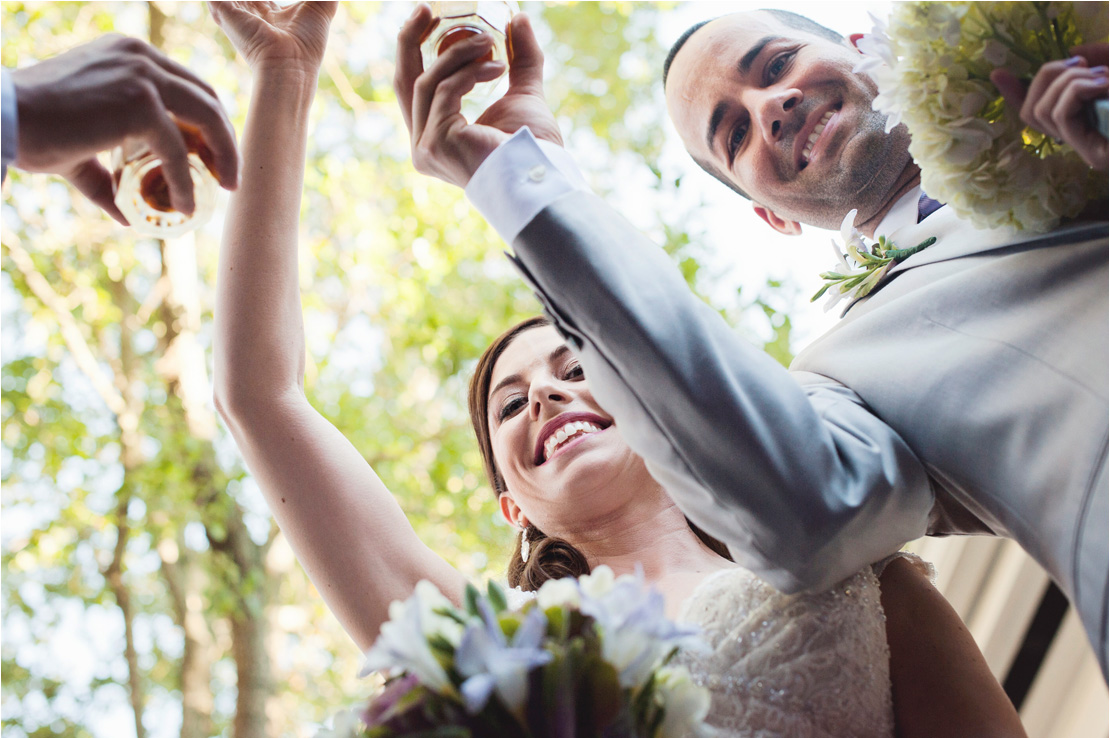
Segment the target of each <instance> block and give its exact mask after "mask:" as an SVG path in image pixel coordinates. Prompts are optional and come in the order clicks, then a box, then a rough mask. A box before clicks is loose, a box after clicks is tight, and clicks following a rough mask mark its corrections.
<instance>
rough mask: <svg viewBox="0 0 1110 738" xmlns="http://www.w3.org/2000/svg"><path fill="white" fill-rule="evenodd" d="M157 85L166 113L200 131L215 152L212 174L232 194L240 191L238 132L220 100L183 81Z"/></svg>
mask: <svg viewBox="0 0 1110 738" xmlns="http://www.w3.org/2000/svg"><path fill="white" fill-rule="evenodd" d="M155 84H156V85H157V86H158V91H159V94H160V95H161V98H162V104H163V105H164V106H165V109H166V110H168V111H169V112H171V113H173V114H174V115H175V116H176V117H177V118H179V119H181V120H182V121H184V122H186V123H190V124H192V125H194V126H196V127H197V128H198V129H200V134H201V139H203V141H204V144H205V145H206V146H207V147H208V149H209V151H211V152H212V163H213V165H214V168H215V171H214V172H213V174H214V175H215V176H216V178H217V179H218V180H219V182H220V184H221V185H222V186H223V187H225V188H227V189H229V190H234V189H235V188H236V187H238V186H239V151H238V148H237V147H236V145H235V128H234V127H233V126H232V125H231V121H229V120H228V119H227V114H226V113H224V109H223V106H221V105H220V102H219V100H218V99H217V98H216V97H215V96H214V95H212V96H209V95H206V94H203V93H202V91H201V90H198V89H197V88H196V87H194V86H193V85H192V84H191V83H189V82H186V81H185V80H183V79H180V78H174V77H166V78H163V79H161V80H157V81H156V82H155Z"/></svg>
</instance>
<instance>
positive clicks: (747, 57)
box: [705, 36, 779, 151]
mask: <svg viewBox="0 0 1110 738" xmlns="http://www.w3.org/2000/svg"><path fill="white" fill-rule="evenodd" d="M778 39H779V36H764V37H763V38H761V39H759V40H758V41H756V42H755V45H754V46H752V47H751V48H750V49H748V53H746V54H744V56H742V57H741V58H740V61H739V63H738V64H737V65H736V69H737V70H738V71H739V72H740V76H741V77H747V76H748V73H749V72H751V71H752V64H755V60H756V59H757V58H759V55H760V53H762V52H763V49H764V47H765V46H767V44H769V43H772V42H774V41H777V40H778ZM727 110H728V106H727V105H725V103H723V102H721V103H717V107H715V108H713V114H712V115H710V116H709V127H708V129H707V130H706V133H705V145H706V146H707V147H708V148H709V150H710V151H712V150H713V140H714V139H715V138H716V137H717V129H718V128H719V127H720V125H721V121H722V120H724V118H725V112H726V111H727Z"/></svg>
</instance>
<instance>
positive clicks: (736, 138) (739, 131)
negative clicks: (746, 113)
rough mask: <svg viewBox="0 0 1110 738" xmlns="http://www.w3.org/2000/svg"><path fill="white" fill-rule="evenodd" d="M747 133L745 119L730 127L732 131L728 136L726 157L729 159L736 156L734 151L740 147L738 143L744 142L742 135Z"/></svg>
mask: <svg viewBox="0 0 1110 738" xmlns="http://www.w3.org/2000/svg"><path fill="white" fill-rule="evenodd" d="M747 135H748V123H747V121H740V122H738V123H737V124H736V127H735V128H733V129H732V133H730V134H729V136H728V158H729V160H730V161H731V160H732V159H735V158H736V152H737V150H738V149H739V148H740V144H742V143H744V137H745V136H747Z"/></svg>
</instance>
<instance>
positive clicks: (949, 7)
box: [856, 2, 1107, 231]
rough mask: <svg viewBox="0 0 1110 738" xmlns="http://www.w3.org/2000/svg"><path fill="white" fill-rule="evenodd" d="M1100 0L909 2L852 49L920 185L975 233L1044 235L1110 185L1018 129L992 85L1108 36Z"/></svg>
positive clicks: (1073, 157) (1068, 152)
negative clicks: (999, 75) (1002, 71)
mask: <svg viewBox="0 0 1110 738" xmlns="http://www.w3.org/2000/svg"><path fill="white" fill-rule="evenodd" d="M1106 30H1107V6H1106V3H1104V2H1090V3H1085V2H1076V3H1071V2H992V3H976V2H906V3H895V4H894V6H893V9H892V11H891V16H890V19H889V21H888V22H887V23H886V24H885V25H884V24H883V23H882V22H881V21H879V20H878V19H876V20H875V28H874V30H873V31H872V33H871V34H870V35H868V36H864V37H863V38H862V39H861V40H860V42H859V49H860V51H861V52H863V53H864V55H865V57H866V58H865V59H864V61H863V62H861V63H860V65H859V66H857V68H856V71H866V72H868V73H869V74H870V75H871V76H872V78H873V79H874V80H875V82H876V83H877V84H878V87H879V95H878V97H876V98H875V101H874V104H873V107H874V108H875V110H877V111H879V112H882V113H886V114H887V116H888V119H887V130H888V131H889V130H890V129H891V128H893V127H894V126H895V125H897V124H898V123H899V121H901V122H903V123H905V124H906V127H907V128H908V129H909V132H910V135H911V137H912V143H911V144H910V153H911V154H912V155H913V158H914V161H916V162H917V164H918V166H919V167H921V184H922V187H923V189H924V190H925V192H927V193H928V194H929V196H930V197H932V198H935V199H937V200H940V201H941V202H945V203H947V204H948V206H949V207H952V208H954V209H955V211H956V213H957V214H958V215H959V216H960V217H961V218H964V219H967V220H970V221H971V222H973V223H975V224H976V225H977V226H978V227H980V228H994V227H999V226H1005V225H1010V226H1014V227H1016V228H1022V229H1029V230H1032V231H1046V230H1048V229H1050V228H1052V227H1053V226H1054V225H1055V224H1056V223H1057V222H1059V220H1060V218H1062V217H1070V216H1074V215H1077V214H1078V213H1079V212H1080V210H1082V208H1083V206H1084V205H1085V204H1086V202H1087V201H1088V200H1090V199H1094V198H1095V197H1105V195H1106V177H1105V175H1100V174H1097V173H1094V172H1092V171H1091V170H1089V169H1088V167H1087V165H1086V164H1085V163H1084V162H1083V160H1082V159H1081V158H1080V157H1079V155H1078V154H1077V153H1075V151H1073V150H1072V149H1071V147H1069V146H1067V145H1065V144H1061V143H1058V142H1056V141H1054V140H1053V139H1051V138H1049V137H1047V136H1045V135H1044V134H1041V133H1039V132H1038V131H1035V130H1033V129H1031V128H1027V127H1025V124H1024V123H1022V121H1021V119H1020V118H1019V117H1018V112H1017V111H1015V110H1012V109H1011V108H1010V107H1009V106H1007V105H1006V104H1005V101H1004V100H1003V98H1002V96H1001V95H1000V94H999V92H998V90H997V89H996V88H995V86H994V85H993V84H992V83H991V81H990V73H991V71H993V70H994V69H996V68H999V67H1004V68H1007V69H1009V70H1011V71H1012V72H1014V73H1015V74H1016V75H1017V76H1018V77H1019V78H1021V77H1024V78H1026V79H1032V77H1033V75H1034V74H1036V72H1037V70H1038V69H1040V67H1041V66H1042V65H1043V64H1044V63H1045V62H1049V61H1052V60H1054V59H1064V58H1067V57H1068V56H1070V55H1071V54H1070V53H1069V49H1070V48H1071V47H1072V46H1075V45H1077V44H1082V43H1088V42H1093V41H1100V40H1103V39H1105V38H1106Z"/></svg>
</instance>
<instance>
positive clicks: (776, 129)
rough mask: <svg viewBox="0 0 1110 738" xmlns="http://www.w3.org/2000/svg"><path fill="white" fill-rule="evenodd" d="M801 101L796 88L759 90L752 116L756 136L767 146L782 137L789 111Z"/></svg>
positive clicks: (799, 92) (800, 95)
mask: <svg viewBox="0 0 1110 738" xmlns="http://www.w3.org/2000/svg"><path fill="white" fill-rule="evenodd" d="M801 101H802V93H801V91H800V90H798V89H797V88H793V87H790V88H774V89H765V90H760V94H759V97H758V101H757V102H756V111H755V115H754V118H755V122H756V126H757V134H758V135H760V136H762V137H763V139H764V141H765V142H767V143H769V144H773V143H776V142H777V141H778V140H779V139H781V138H782V136H783V133H784V130H785V128H786V125H787V122H788V120H789V118H790V114H791V111H792V110H793V109H794V108H795V107H796V106H797V105H798V103H800V102H801Z"/></svg>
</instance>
